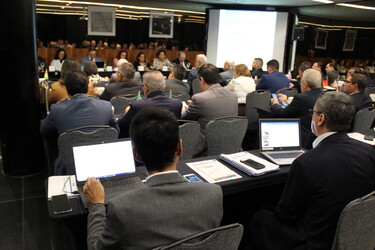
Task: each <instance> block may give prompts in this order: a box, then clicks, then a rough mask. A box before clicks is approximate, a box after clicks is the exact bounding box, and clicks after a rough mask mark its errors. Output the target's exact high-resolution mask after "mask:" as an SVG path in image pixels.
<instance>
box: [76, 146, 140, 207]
mask: <svg viewBox="0 0 375 250" xmlns="http://www.w3.org/2000/svg"><path fill="white" fill-rule="evenodd" d="M73 157H74V167H75V171H76V181H77V188H78V191H79V194H80V197H81V200H82V203H83V205H84V206H85V208H88V206H89V205H90V204H89V202H88V200H87V198H86V196H85V194H84V192H83V185H84V184H85V182H86V180H87V178H88V177H95V178H97V179H100V182H101V183H102V184H103V186H104V193H105V196H104V197H105V204H107V203H108V201H109V200H111V199H112V198H114V197H116V196H118V195H121V194H123V193H124V192H126V191H128V190H132V189H136V188H141V187H143V182H142V180H141V179H140V178H139V177H138V176H137V175H136V174H135V162H134V157H133V150H132V143H131V141H130V139H120V140H116V141H110V142H102V143H95V144H93V143H89V144H79V145H73Z"/></svg>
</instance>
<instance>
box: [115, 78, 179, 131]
mask: <svg viewBox="0 0 375 250" xmlns="http://www.w3.org/2000/svg"><path fill="white" fill-rule="evenodd" d="M164 89H165V79H164V76H163V75H162V73H161V72H160V71H149V72H146V73H145V74H144V75H143V90H144V93H145V96H146V99H143V100H140V101H134V102H132V103H130V105H129V107H128V108H127V109H126V113H125V114H123V115H122V116H121V117H120V118H119V119H118V125H119V127H120V138H124V137H129V127H130V123H131V121H132V119H133V118H134V116H135V115H136V114H137V113H138V112H139V111H141V110H142V109H144V108H147V107H155V108H160V109H166V110H168V111H170V112H172V113H173V114H174V115H175V116H176V117H177V118H178V119H179V118H181V109H182V102H181V100H180V99H177V98H170V97H168V96H166V95H164Z"/></svg>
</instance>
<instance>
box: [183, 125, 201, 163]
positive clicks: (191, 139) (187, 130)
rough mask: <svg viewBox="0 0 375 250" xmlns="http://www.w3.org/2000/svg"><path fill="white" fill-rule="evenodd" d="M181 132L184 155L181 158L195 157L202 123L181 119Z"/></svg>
mask: <svg viewBox="0 0 375 250" xmlns="http://www.w3.org/2000/svg"><path fill="white" fill-rule="evenodd" d="M178 122H179V124H180V126H179V134H180V139H182V155H181V157H180V159H191V158H193V154H194V150H195V147H196V145H197V142H198V138H199V133H200V125H199V123H198V122H196V121H187V120H179V121H178Z"/></svg>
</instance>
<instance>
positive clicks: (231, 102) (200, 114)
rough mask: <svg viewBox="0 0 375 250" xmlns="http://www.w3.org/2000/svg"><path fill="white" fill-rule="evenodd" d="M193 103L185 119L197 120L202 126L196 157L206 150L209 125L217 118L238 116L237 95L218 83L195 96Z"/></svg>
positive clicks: (192, 99)
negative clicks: (206, 134) (206, 132)
mask: <svg viewBox="0 0 375 250" xmlns="http://www.w3.org/2000/svg"><path fill="white" fill-rule="evenodd" d="M191 101H192V102H191V103H190V104H189V107H188V109H187V112H186V115H184V117H183V119H186V120H196V121H198V123H199V124H200V126H201V131H200V136H199V141H198V145H197V147H196V152H195V155H199V154H201V153H203V152H204V151H205V149H206V136H205V130H206V125H207V123H208V122H209V121H212V120H213V119H215V118H220V117H224V116H232V115H237V112H238V103H237V95H236V94H235V93H233V92H230V91H228V90H226V89H224V88H223V87H221V86H220V84H218V83H216V84H212V85H211V86H210V87H209V88H208V89H207V90H206V91H203V92H201V93H198V94H195V95H193V97H192V98H191Z"/></svg>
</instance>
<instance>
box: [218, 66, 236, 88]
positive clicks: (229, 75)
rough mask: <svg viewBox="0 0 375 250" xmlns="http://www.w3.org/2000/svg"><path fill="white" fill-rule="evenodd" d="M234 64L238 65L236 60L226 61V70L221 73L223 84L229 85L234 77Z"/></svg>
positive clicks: (221, 82)
mask: <svg viewBox="0 0 375 250" xmlns="http://www.w3.org/2000/svg"><path fill="white" fill-rule="evenodd" d="M234 66H236V62H235V61H234V60H226V61H225V63H224V68H223V69H224V71H223V72H221V73H220V77H221V81H220V84H221V86H227V84H228V80H232V79H233V73H234Z"/></svg>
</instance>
